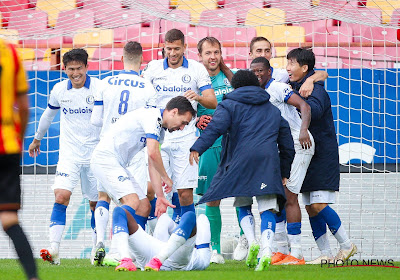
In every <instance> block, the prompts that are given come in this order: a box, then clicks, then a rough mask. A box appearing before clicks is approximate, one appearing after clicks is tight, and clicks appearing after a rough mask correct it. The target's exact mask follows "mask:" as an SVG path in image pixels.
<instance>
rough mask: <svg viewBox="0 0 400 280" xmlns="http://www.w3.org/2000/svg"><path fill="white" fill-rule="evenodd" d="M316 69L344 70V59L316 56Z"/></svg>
mask: <svg viewBox="0 0 400 280" xmlns="http://www.w3.org/2000/svg"><path fill="white" fill-rule="evenodd" d="M315 68H317V69H330V68H333V69H338V68H342V59H341V58H337V57H326V56H315Z"/></svg>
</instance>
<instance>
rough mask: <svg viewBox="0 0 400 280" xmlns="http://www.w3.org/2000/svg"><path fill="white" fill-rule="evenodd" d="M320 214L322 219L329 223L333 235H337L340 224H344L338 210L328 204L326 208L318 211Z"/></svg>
mask: <svg viewBox="0 0 400 280" xmlns="http://www.w3.org/2000/svg"><path fill="white" fill-rule="evenodd" d="M318 215H321V217H322V219H324V221H325V223H326V224H327V225H328V227H329V230H330V231H331V232H332V234H333V235H335V234H336V232H337V230H338V229H339V227H340V225H341V224H342V222H341V221H340V218H339V215H338V214H337V213H336V211H335V210H333V209H332V208H331V207H329V205H328V206H326V207H325V208H324V209H322V210H321V211H320V212H319V213H318Z"/></svg>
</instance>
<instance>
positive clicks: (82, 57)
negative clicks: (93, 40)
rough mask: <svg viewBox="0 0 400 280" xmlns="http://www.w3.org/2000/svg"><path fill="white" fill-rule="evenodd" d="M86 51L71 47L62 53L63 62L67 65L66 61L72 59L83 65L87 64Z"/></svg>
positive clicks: (68, 61)
mask: <svg viewBox="0 0 400 280" xmlns="http://www.w3.org/2000/svg"><path fill="white" fill-rule="evenodd" d="M88 56H89V55H88V53H87V52H86V50H84V49H72V50H70V51H68V52H66V53H65V54H64V57H63V64H64V67H67V65H68V63H70V62H72V61H76V62H82V63H83V64H84V65H85V66H86V65H87V60H88Z"/></svg>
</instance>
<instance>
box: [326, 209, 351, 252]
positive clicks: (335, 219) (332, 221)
mask: <svg viewBox="0 0 400 280" xmlns="http://www.w3.org/2000/svg"><path fill="white" fill-rule="evenodd" d="M319 214H320V215H321V216H322V218H323V219H324V221H325V223H326V224H327V225H328V227H329V230H330V231H331V232H332V234H333V236H335V238H336V239H337V241H338V242H339V245H340V249H346V250H348V249H350V247H351V242H350V239H349V237H348V236H347V233H346V230H345V229H344V228H343V226H342V222H341V221H340V218H339V215H338V214H337V213H336V211H335V210H333V209H332V208H331V207H330V206H329V205H328V206H326V207H325V208H324V209H322V210H321V211H320V212H319ZM339 229H340V230H339Z"/></svg>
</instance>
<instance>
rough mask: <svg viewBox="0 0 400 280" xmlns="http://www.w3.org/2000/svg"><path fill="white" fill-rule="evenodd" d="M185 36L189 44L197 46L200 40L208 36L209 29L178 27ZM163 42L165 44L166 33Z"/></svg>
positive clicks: (162, 37) (163, 35) (163, 34)
mask: <svg viewBox="0 0 400 280" xmlns="http://www.w3.org/2000/svg"><path fill="white" fill-rule="evenodd" d="M176 28H177V29H179V30H181V31H182V32H183V34H185V40H186V43H188V44H197V43H198V42H199V40H200V39H202V38H204V37H207V36H208V28H207V27H202V26H196V27H193V26H189V27H186V28H183V27H176ZM161 42H165V33H162V35H161Z"/></svg>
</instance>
